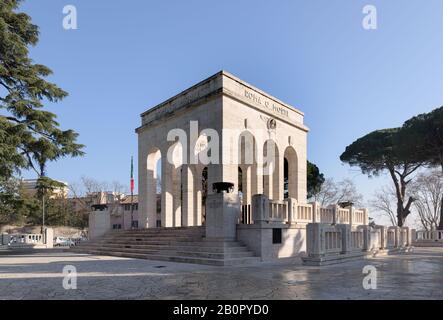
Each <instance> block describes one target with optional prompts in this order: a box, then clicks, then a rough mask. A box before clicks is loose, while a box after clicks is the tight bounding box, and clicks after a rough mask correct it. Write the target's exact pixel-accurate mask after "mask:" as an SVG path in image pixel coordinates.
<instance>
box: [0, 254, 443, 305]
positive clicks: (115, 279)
mask: <svg viewBox="0 0 443 320" xmlns="http://www.w3.org/2000/svg"><path fill="white" fill-rule="evenodd" d="M367 264H372V265H374V266H375V267H376V268H377V270H378V288H377V290H365V289H363V286H362V280H363V276H364V275H363V274H362V269H363V267H364V266H365V265H367ZM66 265H73V266H75V267H76V269H77V272H78V280H77V289H76V290H66V289H64V288H63V285H62V282H63V274H62V270H63V267H64V266H66ZM442 282H443V248H415V250H414V252H412V253H406V254H400V255H395V256H388V257H380V258H375V259H371V260H366V261H353V262H348V263H345V264H340V265H332V266H325V267H306V266H303V265H301V263H300V262H299V261H283V262H279V263H273V264H270V263H267V264H259V265H254V266H249V267H212V266H202V265H191V264H182V263H171V262H159V261H149V260H139V259H126V258H116V257H103V256H93V255H80V254H73V253H69V252H64V253H63V252H50V253H48V252H42V253H34V254H23V255H4V254H3V255H0V288H1V290H0V299H443V290H442V288H441V286H442Z"/></svg>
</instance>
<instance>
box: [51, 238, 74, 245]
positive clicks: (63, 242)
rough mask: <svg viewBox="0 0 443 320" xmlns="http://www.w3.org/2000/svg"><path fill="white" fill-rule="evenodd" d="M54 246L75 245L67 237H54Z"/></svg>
mask: <svg viewBox="0 0 443 320" xmlns="http://www.w3.org/2000/svg"><path fill="white" fill-rule="evenodd" d="M54 246H56V247H72V246H75V242H74V241H72V240H71V239H69V238H64V237H55V239H54Z"/></svg>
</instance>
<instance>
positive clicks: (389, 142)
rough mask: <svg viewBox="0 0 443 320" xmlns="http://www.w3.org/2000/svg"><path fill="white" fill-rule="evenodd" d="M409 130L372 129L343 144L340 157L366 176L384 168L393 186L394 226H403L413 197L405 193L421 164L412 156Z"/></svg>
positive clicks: (379, 172)
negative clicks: (344, 148) (395, 220)
mask: <svg viewBox="0 0 443 320" xmlns="http://www.w3.org/2000/svg"><path fill="white" fill-rule="evenodd" d="M410 139H411V138H410V136H409V133H407V132H405V131H404V130H402V129H401V128H393V129H384V130H377V131H373V132H371V133H369V134H367V135H366V136H364V137H362V138H360V139H358V140H356V141H355V142H353V143H352V144H351V145H349V146H347V147H346V150H345V152H343V154H342V155H341V156H340V160H341V161H343V162H345V163H348V164H349V165H350V166H357V167H359V168H360V170H361V171H362V173H363V174H366V175H368V176H369V177H372V176H378V175H379V174H381V173H382V172H385V171H387V172H388V173H389V175H390V177H391V179H392V182H393V183H394V186H395V195H396V198H397V212H396V213H397V225H398V226H400V227H401V226H403V225H404V222H405V220H406V218H407V216H408V215H409V214H410V213H411V205H412V203H413V202H414V198H413V197H410V196H407V194H406V188H407V186H408V184H409V183H410V182H411V175H412V174H413V173H414V172H415V171H416V170H417V169H418V168H420V167H421V166H422V165H423V162H422V161H421V160H420V159H416V158H415V157H414V146H413V145H411V144H410V141H411V140H410Z"/></svg>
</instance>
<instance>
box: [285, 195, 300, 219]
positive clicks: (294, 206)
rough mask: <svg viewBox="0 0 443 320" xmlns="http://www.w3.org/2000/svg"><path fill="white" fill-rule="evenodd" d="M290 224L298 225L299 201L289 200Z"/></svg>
mask: <svg viewBox="0 0 443 320" xmlns="http://www.w3.org/2000/svg"><path fill="white" fill-rule="evenodd" d="M287 202H288V223H289V224H295V223H297V210H298V202H297V199H294V198H288V199H287Z"/></svg>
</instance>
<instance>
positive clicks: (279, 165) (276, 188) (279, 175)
mask: <svg viewBox="0 0 443 320" xmlns="http://www.w3.org/2000/svg"><path fill="white" fill-rule="evenodd" d="M276 157H277V155H276ZM272 180H273V181H272V182H273V187H272V191H273V199H274V200H283V197H284V195H283V193H284V192H283V189H284V186H283V185H284V157H283V156H279V157H278V158H276V161H275V170H274V174H273V179H272Z"/></svg>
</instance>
